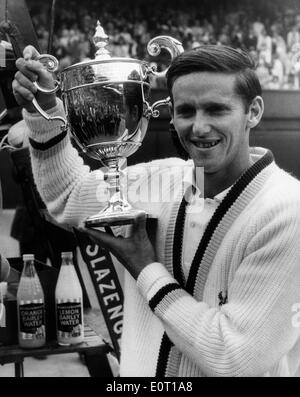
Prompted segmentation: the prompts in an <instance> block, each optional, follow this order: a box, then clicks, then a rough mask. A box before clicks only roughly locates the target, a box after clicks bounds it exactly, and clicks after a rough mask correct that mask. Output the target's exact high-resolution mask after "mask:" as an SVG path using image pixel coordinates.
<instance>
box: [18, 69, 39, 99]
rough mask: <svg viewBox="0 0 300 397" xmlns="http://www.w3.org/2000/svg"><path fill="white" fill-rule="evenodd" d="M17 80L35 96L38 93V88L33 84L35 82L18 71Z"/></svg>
mask: <svg viewBox="0 0 300 397" xmlns="http://www.w3.org/2000/svg"><path fill="white" fill-rule="evenodd" d="M15 79H16V80H17V82H18V83H19V84H20V85H21V86H22V87H24V88H27V89H28V90H29V91H31V92H32V93H33V94H35V93H36V92H37V88H36V86H35V85H34V84H33V82H32V81H31V80H30V79H29V78H27V77H26V76H25V75H24V74H23V73H21V72H20V71H18V72H17V73H16V74H15Z"/></svg>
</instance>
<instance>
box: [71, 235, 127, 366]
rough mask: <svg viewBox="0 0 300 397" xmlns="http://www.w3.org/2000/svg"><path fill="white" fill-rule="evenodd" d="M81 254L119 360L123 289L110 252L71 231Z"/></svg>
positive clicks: (85, 236)
mask: <svg viewBox="0 0 300 397" xmlns="http://www.w3.org/2000/svg"><path fill="white" fill-rule="evenodd" d="M74 233H75V235H76V237H77V240H78V244H79V248H80V252H81V255H82V258H83V260H84V262H85V263H86V266H87V268H88V271H89V274H90V277H91V280H92V283H93V286H94V289H95V292H96V295H97V298H98V301H99V305H100V308H101V310H102V313H103V317H104V319H105V322H106V326H107V329H108V332H109V335H110V337H111V340H112V344H113V347H114V349H115V352H116V355H117V357H118V359H119V358H120V339H121V335H122V327H123V302H124V296H123V291H122V287H121V284H120V281H119V278H118V275H117V272H116V269H115V267H114V264H113V261H112V258H111V255H110V253H109V251H107V250H106V249H104V248H102V247H100V246H99V245H96V244H95V243H94V242H92V240H91V239H90V238H89V236H88V235H86V234H85V233H83V232H80V231H78V230H76V229H74Z"/></svg>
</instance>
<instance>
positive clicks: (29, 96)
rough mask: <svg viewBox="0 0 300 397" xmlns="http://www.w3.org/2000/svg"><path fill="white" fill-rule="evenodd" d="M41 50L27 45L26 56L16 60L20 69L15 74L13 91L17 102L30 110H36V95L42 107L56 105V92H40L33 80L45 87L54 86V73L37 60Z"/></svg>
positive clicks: (48, 107) (24, 54)
mask: <svg viewBox="0 0 300 397" xmlns="http://www.w3.org/2000/svg"><path fill="white" fill-rule="evenodd" d="M39 55H40V54H39V52H38V51H37V50H36V49H35V48H34V47H32V46H30V45H29V46H27V47H25V49H24V51H23V56H24V58H19V59H17V61H16V66H17V68H18V69H19V70H18V72H17V73H16V74H15V78H14V80H13V83H12V88H13V93H14V96H15V98H16V101H17V103H18V104H19V105H20V106H22V107H24V108H25V109H26V110H28V111H29V112H35V108H34V106H33V105H32V100H33V99H34V97H36V99H37V101H38V103H39V105H40V106H41V108H42V109H44V110H47V109H50V108H52V107H54V106H55V105H56V95H55V94H43V93H42V92H39V91H38V90H37V88H36V87H35V85H34V84H33V82H35V81H37V80H38V82H39V84H40V85H41V86H42V87H44V88H54V79H53V77H52V74H51V73H49V72H48V71H47V69H46V68H45V67H44V66H43V65H42V63H41V62H39V61H37V58H38V56H39Z"/></svg>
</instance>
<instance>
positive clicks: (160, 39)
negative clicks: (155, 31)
mask: <svg viewBox="0 0 300 397" xmlns="http://www.w3.org/2000/svg"><path fill="white" fill-rule="evenodd" d="M162 48H164V49H166V50H167V51H168V52H169V53H170V54H171V60H172V59H174V58H175V57H176V56H177V55H179V54H181V53H183V52H184V49H183V47H182V44H181V42H180V41H179V40H176V39H174V38H173V37H171V36H156V37H154V38H153V39H151V40H150V41H149V43H148V45H147V51H148V53H149V54H150V55H151V56H154V57H156V56H158V55H159V54H160V52H161V49H162ZM168 69H169V68H167V69H166V70H164V71H163V72H156V70H155V68H153V67H152V68H151V67H150V68H149V69H148V73H151V74H153V75H154V76H156V77H165V76H166V73H167V71H168Z"/></svg>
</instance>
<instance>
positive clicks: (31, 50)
mask: <svg viewBox="0 0 300 397" xmlns="http://www.w3.org/2000/svg"><path fill="white" fill-rule="evenodd" d="M39 55H40V53H39V52H38V50H37V49H36V48H35V47H33V46H32V45H28V46H26V47H25V48H24V51H23V56H24V59H25V60H26V61H28V60H30V59H37V58H38V57H39Z"/></svg>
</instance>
